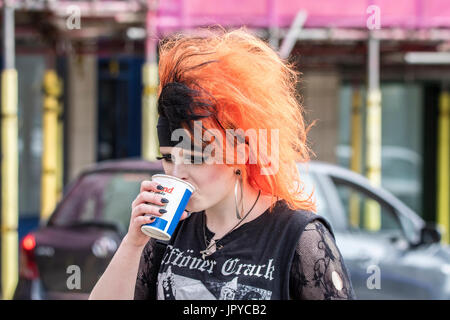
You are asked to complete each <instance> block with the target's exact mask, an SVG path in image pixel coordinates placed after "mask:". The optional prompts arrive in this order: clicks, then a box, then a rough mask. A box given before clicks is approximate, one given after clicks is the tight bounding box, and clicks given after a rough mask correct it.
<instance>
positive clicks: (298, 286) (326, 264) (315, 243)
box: [135, 218, 356, 300]
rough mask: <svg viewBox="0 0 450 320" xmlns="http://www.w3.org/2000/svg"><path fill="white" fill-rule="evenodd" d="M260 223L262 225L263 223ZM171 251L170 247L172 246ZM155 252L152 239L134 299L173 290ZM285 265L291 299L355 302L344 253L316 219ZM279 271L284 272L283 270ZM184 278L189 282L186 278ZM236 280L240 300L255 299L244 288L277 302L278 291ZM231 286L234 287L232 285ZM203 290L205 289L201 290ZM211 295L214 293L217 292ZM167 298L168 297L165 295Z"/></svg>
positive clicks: (145, 254)
mask: <svg viewBox="0 0 450 320" xmlns="http://www.w3.org/2000/svg"><path fill="white" fill-rule="evenodd" d="M255 220H262V219H260V218H257V219H255ZM259 222H260V223H262V221H259ZM248 224H252V221H250V222H249V223H248ZM254 224H255V225H257V224H258V222H255V223H254ZM245 225H246V224H244V225H242V226H241V227H239V228H237V229H236V230H235V231H233V233H236V234H238V233H239V229H241V228H242V229H241V232H242V233H244V232H245V231H246V230H248V229H249V227H247V229H246V228H244V226H245ZM212 236H213V233H212V232H211V231H209V230H207V237H208V238H209V239H210V238H211V237H212ZM169 247H171V246H170V245H169ZM225 247H226V245H225V246H224V248H225ZM230 247H231V245H230ZM241 247H242V245H241ZM155 248H156V241H155V240H154V239H150V240H149V242H148V244H147V245H146V247H145V248H144V251H143V254H142V257H141V261H140V266H139V271H138V276H137V281H136V288H135V299H157V298H159V296H158V295H157V294H156V291H157V283H158V282H161V283H160V291H161V292H163V291H164V292H167V290H168V289H171V288H169V284H170V283H172V282H173V281H172V279H173V278H174V277H173V276H171V277H166V278H158V272H159V274H160V275H161V271H160V264H161V259H162V256H161V254H158V253H157V250H156V249H155ZM222 250H224V249H222ZM191 251H192V250H187V252H191ZM220 251H221V250H220ZM177 252H178V253H177V254H179V252H182V251H180V250H178V251H177ZM158 255H159V256H158ZM166 256H167V252H166ZM235 256H236V255H235ZM235 256H233V257H235ZM200 259H201V258H199V261H200ZM217 259H218V258H217ZM229 260H230V259H229ZM229 260H226V261H229ZM235 260H236V259H235ZM266 260H267V259H266ZM169 261H170V257H169V258H168V259H167V258H165V259H163V264H164V265H169V264H170V263H169ZM180 261H181V260H178V263H179V264H180V265H181V263H180ZM214 263H215V262H214ZM174 265H175V266H176V263H173V265H171V266H169V268H170V267H172V268H175V267H174ZM286 265H289V266H290V276H289V277H286V278H285V279H288V282H289V284H288V291H289V298H290V299H295V300H329V299H355V298H356V297H355V294H354V291H353V288H352V284H351V281H350V278H349V273H348V270H347V268H346V266H345V264H344V261H343V258H342V256H341V253H340V251H339V249H338V247H337V246H336V243H335V240H334V237H333V235H332V234H331V233H330V231H329V230H328V228H327V227H326V226H325V225H324V224H323V223H322V222H321V221H320V220H318V219H314V220H312V221H310V222H308V223H307V224H306V227H305V228H304V230H303V232H301V236H300V237H299V239H298V241H297V243H296V246H295V250H294V254H293V259H292V263H291V264H286ZM244 266H245V265H244ZM275 266H276V265H275ZM186 269H187V268H186ZM218 269H220V268H218ZM280 269H282V268H281V267H280ZM223 270H224V268H223V267H222V271H223ZM242 270H244V269H242ZM274 270H275V269H274ZM166 273H167V272H165V273H164V274H166ZM205 274H206V277H208V274H207V273H205ZM236 274H237V273H236ZM243 274H245V272H243ZM261 274H263V272H261ZM266 274H267V273H266ZM271 275H272V274H271ZM274 275H275V276H274V277H276V273H274ZM241 276H242V273H241ZM182 278H183V279H186V277H182ZM219 278H220V276H219ZM235 278H238V277H235ZM261 278H263V277H261ZM280 278H282V276H281V277H280ZM168 279H171V280H170V281H168ZM158 280H160V281H158ZM233 280H234V282H235V283H233V282H232V281H228V287H229V288H231V287H233V286H234V289H235V291H236V294H237V293H238V292H239V288H241V289H240V290H241V291H242V292H246V295H245V296H244V295H242V296H241V299H249V297H250V298H251V297H252V295H249V294H248V292H249V289H244V288H254V292H253V295H256V294H255V292H257V293H258V294H259V295H258V297H260V298H261V296H262V297H263V298H265V299H267V298H272V299H274V298H276V296H275V295H274V294H273V291H275V290H272V292H271V294H269V295H267V294H266V295H262V292H266V293H267V292H270V291H268V290H266V291H264V290H261V289H260V288H261V287H257V288H256V287H255V286H248V285H245V286H244V285H240V284H239V285H240V287H238V284H237V281H241V280H240V279H233ZM270 280H272V279H270ZM183 281H184V280H183ZM281 282H282V281H281ZM203 283H208V281H207V280H203ZM212 283H213V282H211V285H210V286H209V287H208V288H209V289H210V290H212V289H211V288H212ZM215 283H216V284H215V286H217V282H215ZM230 283H232V285H231V284H230ZM192 288H194V289H190V290H191V292H192V291H196V290H197V289H195V288H196V287H192ZM229 288H228V289H229ZM275 288H277V287H275ZM202 289H203V287H202V288H201V289H200V290H202ZM174 290H175V289H171V290H170V293H171V294H172V293H173V292H174ZM212 291H213V292H214V290H212ZM216 292H217V294H216V298H218V297H219V298H223V294H222V293H220V296H219V293H218V292H219V291H216ZM250 292H251V290H250ZM164 296H166V295H165V294H164ZM167 297H169V295H167ZM232 297H234V298H235V299H236V297H237V295H234V296H232ZM165 298H166V297H165ZM173 298H175V295H174V296H173ZM166 299H167V298H166Z"/></svg>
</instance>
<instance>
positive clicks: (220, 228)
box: [205, 183, 272, 239]
mask: <svg viewBox="0 0 450 320" xmlns="http://www.w3.org/2000/svg"><path fill="white" fill-rule="evenodd" d="M239 197H240V193H238V201H239V200H240V198H239ZM257 198H258V190H256V189H254V188H253V187H252V186H250V185H249V184H248V183H247V184H244V194H243V199H244V211H243V212H241V206H240V202H238V210H239V214H240V215H241V217H242V218H243V217H244V216H245V215H246V214H247V213H248V211H249V210H250V209H251V208H252V207H253V204H255V201H256V199H257ZM271 203H272V197H271V196H265V195H262V194H261V195H260V196H259V199H258V201H257V202H256V204H255V206H254V207H253V209H252V211H251V212H250V214H249V215H248V216H247V217H246V218H245V219H244V220H243V221H242V222H241V225H242V224H244V223H246V222H249V221H251V220H253V219H255V218H257V217H259V216H260V215H261V214H262V213H264V212H265V211H266V210H267V209H268V208H269V207H270V205H271ZM205 214H206V226H207V227H208V229H209V230H210V231H212V232H213V233H215V236H214V238H215V239H216V238H220V237H222V236H224V235H225V234H226V233H227V232H229V231H230V230H231V228H233V227H234V226H235V225H236V224H237V223H238V222H239V221H241V220H239V219H238V218H237V217H236V200H235V195H234V188H233V189H232V192H230V193H229V194H228V195H227V196H226V197H225V198H224V199H223V200H222V201H220V202H219V203H217V204H216V205H215V206H213V207H211V208H208V209H206V210H205ZM241 225H240V226H241Z"/></svg>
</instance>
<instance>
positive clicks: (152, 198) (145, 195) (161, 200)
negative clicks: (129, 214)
mask: <svg viewBox="0 0 450 320" xmlns="http://www.w3.org/2000/svg"><path fill="white" fill-rule="evenodd" d="M146 202H148V203H151V204H157V205H160V206H164V205H165V204H166V203H168V202H169V200H168V199H167V198H165V197H164V196H162V195H160V194H158V193H155V192H148V191H143V192H141V193H140V194H139V195H138V196H137V197H136V199H135V200H134V201H133V204H132V207H136V206H137V205H139V204H141V203H146Z"/></svg>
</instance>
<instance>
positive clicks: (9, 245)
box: [1, 1, 19, 300]
mask: <svg viewBox="0 0 450 320" xmlns="http://www.w3.org/2000/svg"><path fill="white" fill-rule="evenodd" d="M14 55H15V45H14V7H13V4H12V3H10V1H4V2H3V59H4V61H3V68H4V69H3V71H2V115H1V122H2V123H1V135H2V140H1V144H2V147H1V150H2V151H1V152H2V155H1V156H2V157H1V162H2V172H1V175H2V180H1V186H2V198H1V210H2V226H1V235H2V236H1V243H2V244H1V247H2V248H1V249H2V265H1V267H2V270H1V273H2V278H1V280H2V298H3V299H4V300H10V299H12V298H13V295H14V291H15V289H16V286H17V281H18V265H19V261H18V259H19V257H18V244H19V243H18V242H19V241H18V234H17V228H18V224H19V202H18V187H19V186H18V181H19V169H18V163H19V155H18V125H17V97H18V95H17V90H18V88H17V87H18V80H17V71H16V69H15V61H14V60H15V59H14Z"/></svg>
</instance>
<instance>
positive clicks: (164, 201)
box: [161, 198, 169, 203]
mask: <svg viewBox="0 0 450 320" xmlns="http://www.w3.org/2000/svg"><path fill="white" fill-rule="evenodd" d="M161 202H162V203H167V202H169V200H168V199H166V198H162V199H161Z"/></svg>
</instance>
